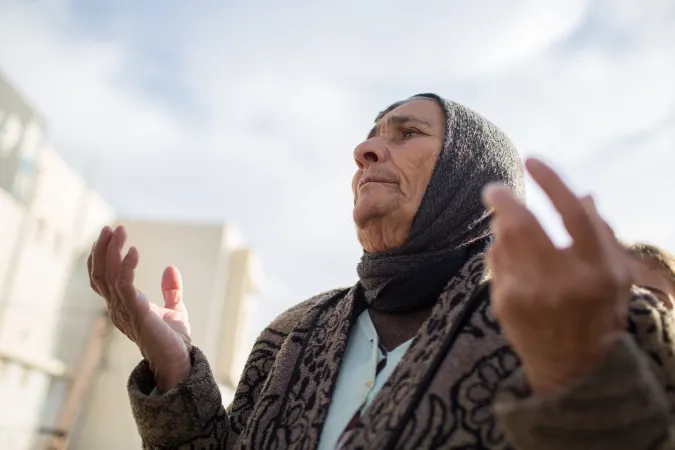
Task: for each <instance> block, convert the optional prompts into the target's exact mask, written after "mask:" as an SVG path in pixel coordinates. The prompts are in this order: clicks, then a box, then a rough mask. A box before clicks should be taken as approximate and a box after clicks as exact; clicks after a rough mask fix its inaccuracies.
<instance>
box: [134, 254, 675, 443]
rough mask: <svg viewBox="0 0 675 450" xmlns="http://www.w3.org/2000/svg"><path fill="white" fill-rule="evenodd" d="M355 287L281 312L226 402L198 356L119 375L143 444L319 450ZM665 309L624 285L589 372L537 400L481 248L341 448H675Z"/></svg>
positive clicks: (674, 371) (673, 377)
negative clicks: (168, 370) (609, 347)
mask: <svg viewBox="0 0 675 450" xmlns="http://www.w3.org/2000/svg"><path fill="white" fill-rule="evenodd" d="M355 303H356V302H355V295H354V290H353V289H349V290H337V291H331V292H327V293H324V294H321V295H318V296H316V297H314V298H312V299H310V300H307V301H305V302H303V303H301V304H299V305H297V306H295V307H294V308H292V309H290V310H288V311H286V312H285V313H283V314H282V315H281V316H279V317H278V318H277V319H276V320H275V321H274V322H272V323H271V324H270V325H269V327H267V328H266V329H265V330H264V331H263V332H262V334H261V335H260V337H259V338H258V340H257V341H256V343H255V345H254V347H253V350H252V352H251V354H250V356H249V359H248V362H247V364H246V367H245V369H244V373H243V375H242V378H241V380H240V382H239V385H238V387H237V390H236V394H235V398H234V401H233V403H232V404H231V405H230V406H229V407H228V408H227V409H225V408H224V407H223V406H222V404H221V397H220V393H219V389H218V386H217V384H216V382H215V380H214V378H213V375H212V373H211V370H210V368H209V365H208V362H207V361H206V359H205V358H204V355H203V354H202V353H201V352H200V351H199V349H197V348H193V349H192V353H191V356H192V361H193V367H192V371H191V373H190V375H189V377H188V378H187V379H186V380H185V381H184V382H183V383H181V384H180V385H179V386H178V387H177V388H175V389H173V390H171V391H169V392H167V393H165V394H164V395H161V396H157V397H150V396H148V393H149V392H150V391H151V390H152V388H153V386H154V380H153V375H152V372H150V370H149V367H148V365H147V362H145V361H143V362H141V363H140V364H139V365H138V366H137V367H136V369H135V370H134V371H133V373H132V375H131V378H130V380H129V385H128V388H129V395H130V399H131V405H132V409H133V413H134V416H135V419H136V422H137V425H138V430H139V433H140V435H141V437H142V441H143V446H144V448H146V449H228V450H230V449H232V450H234V449H237V450H243V449H250V450H262V449H281V450H285V449H308V450H309V449H315V448H316V447H317V444H318V441H319V437H320V435H321V430H322V426H323V423H324V421H325V419H326V415H327V412H328V406H329V404H330V400H331V394H332V392H333V388H334V386H335V383H336V380H337V376H338V372H339V369H340V362H341V360H342V358H343V356H344V352H345V348H346V344H347V338H348V335H349V331H350V328H351V326H352V324H353V322H354V319H355V313H354V312H355ZM673 326H674V323H673V316H672V312H671V311H668V310H666V309H665V308H664V307H663V306H662V305H661V304H660V303H659V302H657V301H656V300H655V299H654V298H653V297H652V296H651V295H649V294H648V293H646V292H644V291H641V292H638V291H637V290H636V291H634V295H633V299H632V302H631V309H630V318H629V327H628V330H627V332H626V334H625V335H624V337H623V338H622V340H621V342H620V344H619V345H618V346H617V347H616V348H615V349H614V351H613V352H612V353H611V354H610V355H609V356H608V357H607V358H606V360H605V361H604V363H603V364H602V365H601V366H600V367H598V368H597V369H596V371H595V372H594V373H592V374H590V375H588V376H587V377H585V378H584V379H582V380H578V382H577V383H576V384H575V385H573V386H569V387H568V388H567V389H566V390H564V391H561V392H557V393H556V394H555V395H552V396H550V397H545V398H539V397H535V396H533V395H532V394H531V392H529V390H528V386H527V383H526V382H525V380H524V377H523V375H522V372H521V371H520V370H519V361H518V358H517V357H516V355H515V354H514V353H513V351H512V350H511V348H510V347H509V345H508V343H507V342H506V340H505V339H504V337H503V336H502V334H501V331H500V328H499V325H498V324H497V322H496V321H495V319H494V317H493V316H492V315H491V313H490V308H489V288H488V283H487V280H486V276H485V274H484V270H483V261H482V256H481V255H478V256H476V257H474V258H472V260H470V261H469V262H467V263H466V264H465V266H464V267H463V268H462V269H461V270H460V271H459V273H458V274H457V275H456V276H454V277H453V278H452V279H451V280H449V282H448V284H447V286H446V288H445V290H444V292H443V293H442V295H441V297H440V298H439V301H438V302H437V304H436V306H435V307H434V309H433V311H432V313H431V316H430V318H429V319H428V320H427V321H426V322H425V323H424V324H423V325H422V327H421V329H420V331H419V333H418V335H417V336H416V337H415V339H414V340H413V343H412V344H411V346H410V348H409V349H408V351H407V352H406V354H405V355H404V357H403V359H402V360H401V362H400V363H399V364H398V366H397V367H396V369H395V370H394V372H393V373H392V375H391V376H390V378H389V379H388V380H387V382H386V384H385V385H384V386H383V388H382V390H381V391H380V392H379V393H378V394H377V396H376V397H375V398H374V399H373V402H372V403H371V404H370V406H369V407H368V408H367V409H366V410H365V411H364V413H363V415H362V417H361V420H360V422H359V423H358V425H357V428H356V430H355V431H354V433H352V435H351V436H350V438H349V440H348V441H347V443H346V446H345V448H348V449H410V450H416V449H447V450H450V449H457V450H459V449H495V450H497V449H522V450H558V449H560V450H562V449H565V450H569V449H593V450H596V449H597V450H600V449H612V450H622V449H627V450H628V449H630V450H641V449H645V450H646V449H675V430H672V429H671V420H670V411H671V410H673V406H674V405H675V395H673V393H674V392H675V358H674V356H673V337H674V336H675V334H674V333H675V328H674V327H673Z"/></svg>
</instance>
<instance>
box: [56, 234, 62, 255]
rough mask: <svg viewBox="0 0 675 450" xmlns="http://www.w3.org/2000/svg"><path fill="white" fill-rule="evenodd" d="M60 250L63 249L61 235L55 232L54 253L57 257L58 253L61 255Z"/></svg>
mask: <svg viewBox="0 0 675 450" xmlns="http://www.w3.org/2000/svg"><path fill="white" fill-rule="evenodd" d="M62 248H63V234H62V233H60V232H58V231H57V232H56V233H55V234H54V253H56V254H57V255H58V254H59V253H61V249H62Z"/></svg>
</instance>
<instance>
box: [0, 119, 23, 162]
mask: <svg viewBox="0 0 675 450" xmlns="http://www.w3.org/2000/svg"><path fill="white" fill-rule="evenodd" d="M22 133H23V125H22V124H21V120H20V119H19V116H17V115H16V114H10V115H9V116H8V117H7V119H6V120H5V121H4V123H3V124H2V127H1V128H0V158H3V157H6V156H8V155H9V154H10V153H11V151H12V150H14V148H15V147H16V146H17V144H18V143H19V141H20V140H21V134H22Z"/></svg>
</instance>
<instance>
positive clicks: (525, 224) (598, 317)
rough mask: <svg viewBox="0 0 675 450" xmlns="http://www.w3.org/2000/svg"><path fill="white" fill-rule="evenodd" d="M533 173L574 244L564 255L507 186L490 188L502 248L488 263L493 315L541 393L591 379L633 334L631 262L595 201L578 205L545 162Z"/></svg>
mask: <svg viewBox="0 0 675 450" xmlns="http://www.w3.org/2000/svg"><path fill="white" fill-rule="evenodd" d="M526 167H527V169H528V171H529V172H530V174H531V175H532V177H533V178H534V180H535V181H536V182H537V183H538V184H539V185H540V186H541V188H542V189H543V191H544V192H545V193H546V194H547V195H548V197H549V198H550V199H551V202H552V203H553V205H554V207H555V208H556V210H557V211H558V212H559V213H560V215H561V217H562V220H563V223H564V225H565V227H566V228H567V231H568V232H569V234H570V236H571V237H572V241H573V242H572V245H571V246H570V247H569V248H565V249H558V248H556V247H555V245H554V244H553V243H552V242H551V240H550V239H549V237H548V235H547V234H546V232H545V231H544V229H543V228H542V227H541V225H540V223H539V222H538V220H537V219H536V218H535V216H534V215H533V214H532V213H531V212H530V211H529V210H528V209H527V207H526V206H525V205H523V204H522V203H521V202H519V201H518V200H517V199H516V198H515V197H514V196H513V195H512V194H511V192H510V191H509V190H508V189H507V188H505V187H502V186H495V185H492V186H488V187H487V188H486V189H485V191H484V201H485V203H486V204H488V205H489V206H491V207H492V208H494V216H495V218H494V220H493V223H492V230H493V233H494V236H495V242H494V245H493V246H492V247H491V248H490V250H489V252H488V255H487V264H488V267H489V269H490V271H491V274H492V308H493V312H494V314H495V316H496V317H497V318H498V320H499V322H500V323H501V325H502V329H503V332H504V334H505V336H506V338H507V339H508V340H509V342H510V343H511V345H512V347H513V349H514V350H515V351H516V353H518V355H519V357H520V358H521V360H522V363H523V369H524V372H525V375H526V377H527V378H528V381H529V383H530V385H531V386H532V388H533V389H534V390H535V392H546V391H550V390H553V389H557V388H559V387H561V386H564V385H566V384H568V383H571V382H573V381H574V380H575V379H576V378H579V377H582V376H583V375H585V374H587V373H590V372H591V371H592V370H593V369H594V368H595V367H597V365H598V364H600V362H601V361H602V359H603V358H604V357H605V356H606V355H607V354H608V352H609V351H611V349H612V348H613V346H614V344H616V343H617V341H618V339H619V338H620V336H621V334H622V332H623V331H625V329H626V320H627V319H626V317H627V314H628V300H629V297H630V286H631V284H632V277H631V269H630V261H629V258H628V255H627V254H626V252H625V251H624V250H623V248H622V247H621V246H620V244H619V243H618V242H617V240H616V239H615V237H614V233H613V232H612V230H611V229H610V228H609V227H608V226H607V225H606V223H605V222H604V221H603V220H602V218H601V217H600V216H599V214H598V212H597V210H596V209H595V205H594V203H593V201H592V199H591V198H590V197H584V198H579V197H577V196H576V195H575V194H574V193H573V192H572V191H571V190H570V189H569V188H568V187H567V186H566V185H565V183H564V182H563V181H562V180H561V179H560V177H559V176H558V175H557V174H556V173H555V172H554V171H553V170H552V169H551V168H550V167H548V166H547V165H545V164H544V163H542V162H541V161H538V160H535V159H530V160H528V161H527V163H526Z"/></svg>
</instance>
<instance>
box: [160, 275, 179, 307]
mask: <svg viewBox="0 0 675 450" xmlns="http://www.w3.org/2000/svg"><path fill="white" fill-rule="evenodd" d="M162 296H163V297H164V307H165V308H167V309H172V310H181V309H183V308H184V306H183V280H182V278H181V276H180V272H179V271H178V269H176V268H175V267H173V266H169V267H167V268H166V269H164V273H163V274H162Z"/></svg>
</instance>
